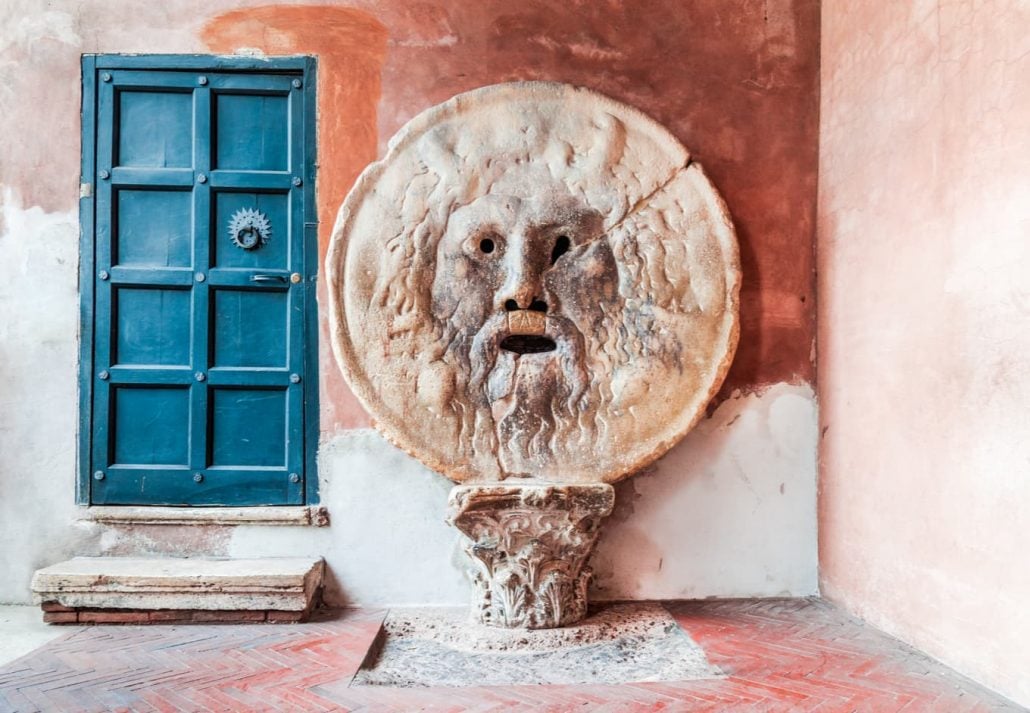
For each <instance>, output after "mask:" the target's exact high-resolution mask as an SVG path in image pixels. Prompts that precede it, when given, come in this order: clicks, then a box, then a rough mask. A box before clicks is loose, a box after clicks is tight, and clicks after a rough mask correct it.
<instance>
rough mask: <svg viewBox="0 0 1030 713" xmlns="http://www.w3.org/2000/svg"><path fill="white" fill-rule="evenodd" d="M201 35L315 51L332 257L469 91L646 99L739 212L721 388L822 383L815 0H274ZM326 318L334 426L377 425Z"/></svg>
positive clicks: (329, 424)
mask: <svg viewBox="0 0 1030 713" xmlns="http://www.w3.org/2000/svg"><path fill="white" fill-rule="evenodd" d="M201 38H202V39H203V41H204V42H205V43H206V44H207V46H208V47H209V48H210V50H211V51H213V52H218V53H232V52H235V51H238V50H240V49H243V48H257V49H260V50H261V51H263V52H265V53H267V54H292V53H302V54H316V55H317V56H318V58H319V133H318V140H319V149H318V150H319V174H318V178H319V182H318V207H319V220H320V221H321V226H320V230H319V243H320V247H321V249H322V251H323V257H324V250H325V247H326V244H327V241H328V238H329V234H330V231H331V229H332V225H333V221H334V218H335V215H336V211H337V208H338V206H339V205H340V203H341V202H342V200H343V198H344V197H345V195H346V193H347V191H348V190H349V188H350V186H351V185H352V184H353V182H354V179H355V178H356V177H357V175H358V174H359V173H360V171H361V170H362V169H363V168H364V166H365V165H367V164H368V163H369V162H370V161H372V160H374V159H375V158H377V157H378V156H381V155H382V153H383V152H384V149H385V145H386V141H387V140H388V139H389V137H390V136H392V135H393V134H394V132H396V131H397V129H399V128H400V127H401V126H402V125H403V124H404V123H405V122H406V121H407V120H408V119H410V118H411V117H413V116H414V115H415V114H417V113H418V112H420V111H422V110H423V109H425V108H427V107H429V106H432V105H433V104H436V103H439V102H441V101H444V100H446V99H448V98H449V97H451V96H453V95H454V94H457V93H459V92H462V91H466V90H469V89H473V88H475V87H480V86H483V85H487V84H494V83H497V82H506V81H513V80H520V79H548V80H556V81H564V82H570V83H572V84H577V85H581V86H586V87H590V88H592V89H595V90H597V91H600V92H602V93H604V94H608V95H609V96H612V97H614V98H615V99H619V100H621V101H624V102H626V103H628V104H631V105H633V106H636V107H638V108H640V109H642V110H643V111H645V112H647V113H649V114H650V115H652V116H653V117H654V118H655V119H657V120H658V121H660V122H661V123H663V124H664V125H666V126H667V127H668V128H669V129H670V130H671V131H672V132H673V134H675V135H676V136H677V137H679V138H680V140H681V141H683V142H684V143H685V144H686V145H687V146H688V147H689V148H690V149H691V151H692V153H693V155H694V157H695V159H696V160H698V161H700V162H701V164H702V165H703V166H704V167H705V169H706V170H707V171H708V173H709V175H710V176H711V178H712V180H713V181H714V182H715V184H716V186H718V188H719V189H720V191H721V192H722V193H723V195H724V197H725V198H726V200H727V202H728V203H729V205H730V210H731V212H732V214H733V216H734V220H735V221H736V225H737V230H738V234H739V237H740V241H741V249H742V250H741V252H742V257H743V265H744V283H743V291H742V308H741V312H742V314H741V318H742V333H741V340H740V348H739V350H738V353H737V358H736V361H735V363H734V366H733V369H732V371H731V372H730V375H729V378H728V380H727V383H726V386H725V388H724V389H723V395H724V396H725V395H727V394H729V393H730V392H732V391H733V390H734V389H741V390H744V391H749V390H757V389H761V388H762V387H763V386H766V385H768V384H773V383H777V382H782V381H786V382H792V383H799V382H811V381H813V380H814V363H813V359H814V353H813V349H814V346H813V340H814V334H815V321H814V319H815V313H814V299H813V296H814V279H815V278H814V273H813V265H814V262H813V261H814V256H813V246H814V215H815V195H816V168H817V153H816V152H817V130H818V128H817V126H818V88H817V87H818V85H817V82H818V61H819V56H818V54H819V13H818V2H816V0H703V1H698V2H690V3H682V2H677V1H674V0H655V1H639V0H634V1H631V0H608V1H606V2H569V3H554V2H543V1H540V0H523V1H521V2H518V3H513V2H510V1H508V0H477V2H461V3H457V2H443V1H442V0H437V1H435V2H409V1H407V0H385V1H383V2H375V3H371V2H369V3H355V6H354V7H342V6H338V5H333V6H328V5H326V6H317V5H307V6H296V5H268V6H261V7H249V8H246V9H234V10H231V11H229V12H225V13H222V14H218V15H217V16H215V17H212V18H210V19H208V20H206V21H205V23H204V25H203V28H202V30H201ZM323 289H324V288H323ZM321 297H322V300H323V303H324V298H325V295H324V292H323V294H322V295H321ZM322 325H323V334H322V340H321V341H322V347H321V349H322V364H323V371H322V430H323V432H332V431H335V430H338V429H340V428H349V427H357V426H363V425H367V423H368V416H367V415H366V414H365V413H364V411H363V410H362V409H361V407H360V405H359V404H358V403H357V402H356V400H355V399H354V397H353V396H352V395H351V394H350V392H349V390H348V389H347V387H346V384H345V383H344V382H343V380H342V378H341V377H340V375H339V373H338V371H337V370H336V368H335V365H334V363H333V360H332V356H331V352H330V349H329V340H328V338H327V333H326V321H325V315H324V313H323V319H322Z"/></svg>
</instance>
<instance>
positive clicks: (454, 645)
mask: <svg viewBox="0 0 1030 713" xmlns="http://www.w3.org/2000/svg"><path fill="white" fill-rule="evenodd" d="M383 628H384V632H383V636H384V640H383V644H382V648H381V649H380V651H379V655H378V656H377V657H376V658H375V660H373V661H372V662H371V663H370V664H366V667H364V668H362V669H361V670H360V671H359V672H358V674H357V675H356V676H355V677H354V683H353V684H352V685H355V686H406V687H416V686H504V685H534V684H552V685H556V684H576V683H592V684H608V685H611V684H617V683H633V682H644V681H689V680H692V679H699V678H715V677H719V676H722V675H723V674H722V672H721V671H719V669H718V668H716V667H714V666H712V665H711V664H710V663H709V662H708V659H707V658H706V657H705V654H704V651H703V650H702V649H701V647H699V646H698V645H697V644H696V643H695V642H694V641H693V640H692V639H691V638H690V636H689V635H687V633H686V632H685V631H683V629H681V628H680V627H679V626H678V625H677V624H676V621H675V620H674V619H673V618H672V617H671V616H670V615H669V613H668V612H667V611H666V610H665V608H664V607H663V606H661V605H660V604H650V603H644V604H616V605H611V606H608V607H605V608H603V609H601V610H599V611H598V612H596V613H594V614H593V615H592V616H590V617H589V618H587V619H586V620H584V621H583V622H582V623H580V624H578V625H576V626H570V627H566V628H564V629H549V630H545V631H524V630H523V631H512V630H505V629H494V628H489V627H483V626H476V625H475V624H470V623H469V621H468V618H467V617H466V616H465V615H464V614H463V613H460V612H457V611H454V610H446V609H445V610H437V611H433V612H427V611H425V610H403V609H401V610H392V611H391V612H390V615H389V616H388V617H387V618H386V621H385V622H384V624H383Z"/></svg>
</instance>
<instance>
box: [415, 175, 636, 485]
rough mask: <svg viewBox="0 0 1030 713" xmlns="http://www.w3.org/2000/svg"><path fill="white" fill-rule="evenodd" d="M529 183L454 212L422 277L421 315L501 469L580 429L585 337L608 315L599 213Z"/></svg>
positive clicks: (529, 462) (586, 396)
mask: <svg viewBox="0 0 1030 713" xmlns="http://www.w3.org/2000/svg"><path fill="white" fill-rule="evenodd" d="M538 189H540V190H539V192H538V193H534V194H533V195H529V196H521V197H520V196H516V195H486V196H481V197H479V198H477V199H476V200H474V201H472V202H471V203H469V204H468V205H465V206H462V207H460V208H458V209H456V210H455V211H454V212H453V213H452V214H451V216H450V219H449V221H448V223H447V229H446V231H445V232H444V234H443V235H442V237H441V238H440V240H439V243H438V245H437V249H436V255H435V263H436V270H435V275H434V279H433V283H432V296H431V311H432V315H433V318H434V319H435V320H436V321H437V323H438V324H439V325H440V326H441V329H442V331H443V334H444V338H445V340H446V342H447V343H448V344H449V345H451V346H450V347H449V348H448V355H449V357H450V358H451V359H454V360H455V362H456V364H457V366H458V367H459V368H462V369H464V370H466V372H467V376H468V381H467V382H466V385H467V387H468V390H469V391H470V393H471V394H472V395H473V401H474V403H476V405H477V407H478V408H480V409H482V410H483V411H485V412H487V413H484V414H482V415H483V416H485V417H486V418H485V420H487V421H493V422H494V425H495V427H496V428H495V429H494V433H493V434H491V435H493V436H495V437H496V442H495V443H494V444H493V445H495V447H496V448H497V449H498V451H499V460H500V463H499V465H500V467H501V468H502V470H503V471H504V472H505V473H506V474H508V475H531V474H532V473H533V472H534V470H539V468H540V463H537V461H543V460H545V459H546V458H547V456H548V455H549V453H550V452H551V450H552V445H553V444H552V441H553V440H554V439H556V438H561V437H565V438H567V437H569V436H570V434H569V433H567V431H568V430H569V429H571V428H576V429H581V428H583V426H584V425H585V422H584V420H583V419H581V418H580V416H581V415H582V414H583V413H584V412H587V411H591V410H593V409H596V406H597V404H596V403H592V402H593V401H594V400H596V398H597V397H598V393H597V390H596V389H592V388H591V379H590V371H591V365H590V364H589V363H588V354H589V353H591V352H592V351H593V350H592V349H590V347H591V346H595V345H591V344H588V342H590V341H591V340H595V339H596V335H599V334H604V333H605V330H604V323H605V320H606V315H607V314H609V313H615V312H617V311H618V307H617V302H618V299H619V297H618V270H617V267H616V264H615V258H614V256H613V255H612V251H611V248H610V246H609V244H608V241H607V239H606V236H605V235H604V234H603V219H602V216H601V215H600V214H599V213H597V212H596V211H594V210H591V209H590V208H588V207H586V206H584V205H582V203H580V202H578V201H576V200H575V199H574V198H573V197H572V196H570V195H568V192H567V190H565V189H564V188H563V187H560V186H550V187H548V186H538ZM470 425H471V426H472V427H474V424H470ZM484 440H486V441H487V442H489V441H490V440H492V439H490V438H489V437H487V438H486V439H484ZM484 445H486V444H484Z"/></svg>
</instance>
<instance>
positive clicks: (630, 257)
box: [327, 82, 740, 483]
mask: <svg viewBox="0 0 1030 713" xmlns="http://www.w3.org/2000/svg"><path fill="white" fill-rule="evenodd" d="M327 268H328V277H329V285H330V300H329V304H330V312H331V320H332V322H333V328H334V334H333V346H334V349H335V352H336V356H337V360H338V361H339V362H340V364H341V366H342V368H343V371H344V373H345V375H346V376H347V378H348V381H349V382H350V384H351V386H352V388H353V389H354V391H355V393H356V394H357V395H358V397H359V398H360V400H361V401H362V403H363V404H364V406H365V407H366V408H367V409H368V410H369V412H370V413H371V414H372V415H373V417H374V418H375V422H376V426H377V427H378V428H379V429H380V430H381V431H382V432H383V433H384V434H385V435H386V436H387V437H388V438H389V439H390V440H391V441H393V442H394V443H396V444H397V445H399V446H400V447H402V448H404V449H405V450H406V451H408V452H409V453H411V454H412V455H414V456H415V457H417V458H419V459H420V460H422V461H423V462H424V463H426V464H427V465H428V466H429V467H431V468H433V469H434V470H437V471H439V472H442V473H444V474H445V475H447V476H448V477H450V478H451V479H452V480H456V481H459V482H460V481H468V480H475V481H497V480H503V479H504V478H507V477H511V476H518V477H526V476H531V477H534V478H538V479H542V480H546V481H558V482H578V483H587V482H602V481H603V482H612V481H616V480H618V479H620V478H623V477H625V476H627V475H629V474H631V473H633V472H634V471H636V470H638V469H639V468H641V467H642V466H644V465H646V464H647V463H649V462H650V461H652V460H654V459H655V458H657V457H658V456H660V455H662V454H663V453H665V451H667V450H668V449H669V448H670V447H671V446H672V445H673V444H674V443H675V442H676V441H677V440H678V439H679V438H680V437H682V435H683V434H684V433H686V432H687V431H688V430H689V429H690V428H691V427H692V426H693V425H694V424H695V423H696V422H697V420H698V419H699V418H700V417H701V416H702V414H703V412H704V408H705V405H706V404H707V403H708V401H709V400H710V398H711V397H712V396H713V395H714V393H715V392H716V390H717V389H718V387H719V385H720V384H721V383H722V380H723V377H724V376H725V374H726V371H727V370H728V368H729V364H730V361H731V359H732V356H733V353H734V349H735V347H736V342H737V334H738V318H737V310H738V293H739V286H740V265H739V255H738V249H737V242H736V237H735V235H734V231H733V226H732V223H731V221H730V218H729V215H728V213H727V210H726V207H725V205H724V204H723V202H722V200H721V199H720V197H719V196H718V194H717V193H716V191H715V189H714V188H713V187H712V185H711V184H710V183H709V181H708V179H707V178H706V177H705V175H704V173H703V172H702V170H701V168H700V166H698V165H697V164H696V163H693V162H692V161H691V159H690V155H689V153H688V152H687V150H686V149H685V148H683V146H682V145H681V144H680V143H679V142H678V141H677V140H676V139H675V138H674V137H673V136H672V135H671V134H669V132H667V131H666V130H665V129H664V128H662V127H661V126H659V125H658V124H656V123H655V122H654V121H652V120H651V119H649V118H648V117H646V116H644V115H643V114H641V113H640V112H638V111H636V110H635V109H632V108H630V107H627V106H625V105H623V104H619V103H617V102H614V101H612V100H610V99H607V98H605V97H603V96H601V95H598V94H596V93H593V92H590V91H587V90H584V89H577V88H574V87H571V86H568V85H561V84H553V83H543V82H526V83H514V84H503V85H496V86H493V87H486V88H484V89H480V90H476V91H472V92H468V93H466V94H462V95H459V96H457V97H455V98H453V99H451V100H450V101H448V102H445V103H444V104H441V105H439V106H436V107H433V108H431V109H429V110H427V111H426V112H423V113H422V114H420V115H419V116H417V117H415V118H414V119H413V120H412V121H411V122H409V123H408V124H407V125H406V126H405V127H404V128H403V129H402V130H401V131H400V132H399V133H398V134H397V135H396V136H395V137H394V139H393V140H392V141H391V143H390V149H389V151H388V152H387V155H386V157H385V158H384V159H383V160H382V161H380V162H377V163H374V164H372V165H370V166H369V167H368V168H367V169H366V170H365V172H364V173H363V174H362V176H361V177H360V179H359V180H358V182H357V184H356V185H355V187H354V189H353V190H352V191H351V193H350V195H349V196H348V198H347V200H346V202H345V203H344V205H343V207H342V209H341V211H340V215H339V218H338V221H337V225H336V228H335V231H334V235H333V239H332V244H331V247H330V254H329V256H328V259H327Z"/></svg>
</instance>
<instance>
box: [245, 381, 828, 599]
mask: <svg viewBox="0 0 1030 713" xmlns="http://www.w3.org/2000/svg"><path fill="white" fill-rule="evenodd" d="M815 444H816V406H815V398H814V396H813V393H812V391H811V389H810V388H808V387H807V386H791V385H788V384H778V385H776V386H774V387H772V388H770V389H767V390H766V391H764V392H763V393H762V394H754V395H749V396H739V397H736V398H733V399H730V400H729V401H726V402H725V403H723V404H722V405H721V406H720V407H719V408H718V409H716V411H715V413H714V414H713V416H712V417H711V418H710V419H707V420H705V421H703V422H702V423H701V424H700V425H699V426H698V427H697V428H696V429H695V430H694V431H693V432H691V433H690V434H689V435H688V436H687V437H686V438H685V439H684V440H683V441H682V442H681V443H680V444H679V445H677V446H676V447H675V448H674V449H673V450H672V451H671V452H670V453H669V454H668V455H667V456H666V457H665V458H663V459H662V460H661V461H660V462H659V463H658V464H657V465H656V466H655V467H653V468H651V469H650V470H649V471H648V472H646V473H643V474H641V475H639V476H637V477H635V478H632V479H630V480H629V481H626V482H625V483H623V484H620V485H619V486H617V488H618V502H617V505H616V510H615V512H614V513H613V515H612V517H611V518H610V519H609V521H608V523H607V525H606V529H605V531H604V532H603V534H602V537H601V541H600V543H599V545H598V550H597V553H596V555H595V557H594V560H593V564H594V569H595V574H596V578H595V586H594V596H595V597H596V598H597V599H680V598H682V599H688V598H702V597H712V596H714V597H752V596H756V597H764V596H805V595H810V594H815V593H817V563H816V524H815V472H816V446H815ZM319 468H320V471H321V475H322V478H323V491H322V502H323V504H324V505H326V506H327V507H328V508H329V511H330V516H331V518H332V526H331V527H330V528H328V529H322V530H318V529H312V528H290V529H289V530H284V529H281V528H268V527H240V528H236V529H235V530H234V531H233V533H232V535H231V540H230V543H229V546H228V554H230V555H232V556H240V557H244V556H247V557H250V556H267V555H282V556H286V555H297V554H302V553H303V554H312V555H321V556H324V557H325V558H326V562H327V563H328V565H329V570H330V571H331V572H332V579H331V581H330V584H329V588H328V599H329V601H330V602H332V603H334V604H356V605H366V606H374V605H397V606H400V605H408V604H431V605H463V604H465V603H466V601H467V599H468V586H467V584H466V581H465V578H464V574H463V569H462V561H463V560H462V558H463V557H464V555H463V554H462V553H461V551H460V546H459V540H458V536H457V534H456V532H455V531H454V530H452V529H451V528H450V527H448V526H447V525H445V524H444V521H443V519H444V514H445V508H446V503H447V493H448V491H449V489H450V487H451V484H450V482H449V481H447V480H446V479H444V478H443V477H441V476H439V475H436V474H435V473H433V472H431V471H429V470H428V469H426V468H425V467H424V466H422V465H421V464H420V463H419V462H418V461H416V460H414V459H413V458H410V457H409V456H407V455H405V454H404V453H402V452H401V451H399V450H398V449H396V448H395V447H393V446H392V445H390V444H389V443H388V442H387V441H386V440H384V439H383V438H382V437H381V436H379V434H378V433H376V432H375V431H372V430H368V429H363V430H356V431H350V432H345V433H343V434H341V435H339V436H337V437H335V438H334V439H332V440H330V441H329V442H328V443H326V444H323V447H322V450H321V456H320V459H319Z"/></svg>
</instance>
